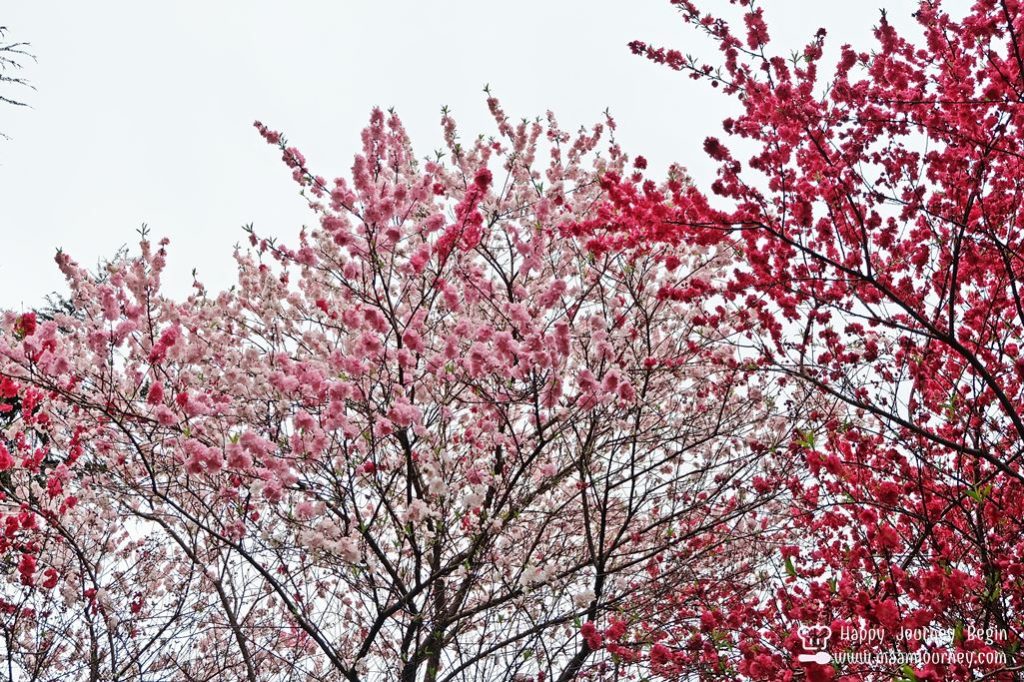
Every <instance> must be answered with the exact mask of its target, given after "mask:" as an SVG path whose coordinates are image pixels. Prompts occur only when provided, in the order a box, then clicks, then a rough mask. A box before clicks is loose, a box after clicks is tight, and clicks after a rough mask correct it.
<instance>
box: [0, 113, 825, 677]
mask: <svg viewBox="0 0 1024 682" xmlns="http://www.w3.org/2000/svg"><path fill="white" fill-rule="evenodd" d="M488 103H489V106H490V108H491V111H492V113H493V114H494V119H495V121H496V125H497V135H496V136H495V137H493V138H487V137H479V138H476V139H474V140H472V141H471V142H468V143H465V142H463V141H461V140H460V138H459V135H458V131H457V129H456V126H455V123H454V121H453V119H452V118H451V117H450V115H448V113H447V112H446V113H444V115H443V117H442V127H443V131H444V140H445V149H444V151H442V152H438V153H436V154H435V155H433V156H432V157H429V158H428V159H425V160H420V159H417V158H416V157H415V156H414V154H413V152H412V149H411V146H410V143H409V141H408V140H407V138H406V134H405V132H404V130H403V128H402V125H401V123H400V121H399V120H398V118H397V117H396V116H394V115H393V114H387V113H384V112H381V111H374V112H373V115H372V116H371V120H370V124H369V126H368V127H367V128H366V129H365V130H364V131H363V137H362V142H363V149H362V153H361V154H359V155H358V156H357V157H356V159H355V162H354V164H353V166H352V173H351V177H350V178H348V179H343V178H339V179H337V180H334V181H332V182H328V181H326V180H325V179H323V178H321V177H319V176H316V175H314V174H313V173H312V172H311V171H310V170H309V169H308V168H307V165H306V161H305V159H304V157H303V156H302V154H301V153H300V152H299V151H298V150H297V149H295V148H293V147H291V146H289V145H288V144H287V143H286V141H285V140H284V138H283V137H282V136H281V135H280V134H279V133H277V132H274V131H272V130H271V129H269V128H267V127H266V126H263V125H262V124H259V123H257V128H258V129H259V132H260V133H261V134H262V135H263V137H264V138H266V140H267V141H268V142H270V143H271V144H273V145H275V146H277V147H278V148H279V149H280V151H281V152H282V154H283V160H284V162H285V163H286V164H287V166H288V167H289V168H290V169H291V171H292V175H293V178H294V180H295V181H296V182H297V183H298V184H299V185H300V186H301V189H302V193H303V195H304V196H305V197H306V199H307V201H308V202H309V205H310V207H311V210H312V211H313V213H314V215H315V216H316V218H317V220H318V226H317V227H316V228H315V229H304V230H303V231H302V232H301V233H300V234H299V235H298V238H297V239H295V240H294V241H295V243H294V244H292V245H288V244H286V243H284V241H278V240H276V239H273V238H271V237H269V236H261V235H259V234H257V232H256V231H255V230H254V229H253V228H251V227H250V228H248V229H247V234H248V239H249V244H248V246H247V247H245V248H243V247H242V246H239V247H238V248H237V249H236V252H235V262H236V263H237V267H238V283H237V285H236V286H235V287H234V288H232V289H231V290H229V291H225V292H220V293H216V294H213V293H210V292H207V291H206V289H205V288H204V287H203V285H202V284H201V283H199V282H196V283H195V289H194V293H193V294H192V295H191V296H189V297H188V298H187V300H183V301H176V300H173V299H171V298H169V297H167V296H166V295H164V294H163V293H161V290H160V278H161V273H162V271H163V269H164V267H165V259H166V255H167V254H166V245H167V242H166V241H161V242H159V243H158V244H153V243H151V241H150V240H149V238H148V236H147V235H145V234H144V235H143V239H142V241H141V244H140V247H139V252H138V253H137V254H136V255H127V254H126V255H123V256H121V257H118V258H116V259H115V260H113V261H111V262H110V263H109V264H108V265H107V266H106V267H105V268H104V271H103V272H101V273H91V272H89V271H88V270H87V269H85V268H82V267H80V266H79V265H77V264H76V263H75V262H74V261H73V260H72V259H71V258H70V257H69V256H68V255H67V254H64V253H60V254H58V257H57V262H58V264H59V266H60V268H61V269H62V270H63V272H64V274H65V275H66V277H67V280H68V282H69V287H70V297H69V302H70V307H71V311H72V313H73V314H63V313H60V312H58V313H56V314H54V315H53V317H52V319H50V320H45V321H37V320H35V318H29V317H25V316H16V315H9V316H8V317H7V319H6V323H5V327H4V329H3V332H2V333H0V357H2V363H3V364H2V365H0V373H2V376H3V381H4V382H5V383H4V384H3V388H2V389H0V390H2V391H3V393H2V395H4V396H6V397H5V400H7V401H8V402H7V403H5V404H9V405H11V406H12V408H11V409H10V410H8V412H9V414H10V415H11V418H10V420H9V423H8V424H7V431H6V436H5V438H6V441H5V442H6V443H8V445H6V446H5V449H3V450H0V455H3V458H2V459H0V492H2V495H3V497H2V500H0V505H2V506H0V513H2V514H3V519H4V523H5V529H6V535H5V540H4V543H5V544H4V545H2V546H0V549H2V550H3V556H4V557H5V560H6V561H7V562H8V564H7V565H8V566H9V568H8V569H7V570H8V574H9V575H10V577H11V579H9V580H8V581H7V583H6V584H5V585H4V587H3V588H2V589H3V592H2V594H3V600H2V602H0V605H2V606H3V609H4V610H3V613H2V614H0V615H2V616H3V618H4V620H3V624H2V627H3V632H4V634H5V642H4V645H5V647H6V655H7V667H8V672H9V674H10V675H11V676H15V674H16V673H17V672H18V671H19V670H20V674H22V675H24V676H26V677H27V678H31V679H41V680H45V679H95V680H100V679H103V680H107V679H118V680H127V679H146V680H157V679H168V680H172V679H173V680H179V679H218V680H220V679H242V680H250V681H253V680H290V679H303V680H307V679H318V680H336V679H346V680H353V681H354V680H385V679H387V680H394V679H401V680H408V681H410V682H411V681H414V680H431V681H435V680H481V681H483V680H487V681H491V680H513V679H515V680H535V681H537V682H540V681H541V680H548V681H550V680H569V679H577V678H580V677H583V676H589V677H601V676H603V677H606V678H608V679H617V678H619V676H620V675H623V674H631V671H633V670H635V667H634V666H635V665H636V664H638V663H642V662H643V661H646V660H647V659H648V658H651V657H653V658H651V664H652V665H657V664H658V655H659V654H658V653H657V651H660V650H659V649H657V648H656V647H655V646H654V644H653V640H651V641H649V642H648V644H649V645H643V646H641V645H639V644H638V642H639V641H640V640H641V639H643V638H645V637H646V638H650V637H651V636H652V633H651V632H650V631H649V629H648V628H646V626H645V624H644V623H641V622H639V621H638V620H637V619H636V617H635V614H637V613H641V612H644V611H648V612H653V611H655V610H656V608H657V604H658V603H660V602H663V601H665V600H667V599H672V598H674V597H673V595H675V594H677V592H678V589H679V586H680V585H681V584H683V583H700V584H710V583H718V582H721V583H722V584H726V583H728V584H731V585H734V586H736V587H737V589H741V588H742V587H743V586H744V585H747V586H749V585H750V584H751V580H753V579H755V577H756V575H757V571H758V569H759V568H760V567H762V565H770V564H771V563H772V562H774V561H775V560H776V559H777V556H778V550H777V548H776V547H775V546H774V545H773V544H772V542H770V541H769V540H768V539H769V537H773V536H774V534H775V533H776V532H777V529H778V526H779V525H780V522H779V519H780V518H782V519H785V517H787V513H786V510H787V509H788V505H789V504H790V502H789V501H788V497H789V493H788V492H787V491H785V490H779V489H769V488H766V487H765V485H764V482H765V481H767V480H775V479H776V478H778V476H779V475H780V474H779V473H778V472H779V470H781V469H783V468H785V466H787V465H786V462H787V461H788V459H787V457H788V455H787V453H788V449H787V448H786V447H785V445H786V443H787V442H788V441H789V439H790V436H791V432H792V428H793V422H792V421H791V420H792V419H793V418H794V415H799V414H801V411H802V410H805V409H809V408H806V407H804V404H803V403H802V402H801V398H800V397H799V396H797V394H796V392H795V391H790V392H789V393H788V394H787V396H786V397H785V400H787V401H788V402H787V403H786V408H785V409H783V408H782V406H781V404H780V403H777V402H776V400H775V397H774V391H775V390H776V389H775V388H774V387H773V385H772V384H771V383H769V382H767V381H765V380H763V379H762V378H761V377H760V376H759V375H757V374H756V373H753V372H752V371H751V369H752V367H751V366H750V363H749V362H747V361H746V360H745V359H744V358H743V357H742V354H741V353H740V351H739V350H738V349H737V347H736V342H737V339H738V338H739V335H740V334H742V333H745V332H747V331H748V330H749V329H751V327H752V326H753V325H757V324H758V323H757V320H756V319H753V318H746V317H744V316H743V315H742V314H741V313H737V314H736V316H735V319H729V318H728V317H726V316H723V315H722V314H720V313H719V312H716V308H717V307H720V306H719V305H718V304H717V303H716V302H715V300H714V298H713V297H710V296H709V297H708V298H706V299H704V300H703V302H701V301H696V302H695V301H682V300H674V299H673V298H672V297H671V296H666V295H661V294H663V293H664V291H665V290H666V287H668V288H675V289H678V288H680V287H695V288H698V289H700V290H701V291H704V292H716V291H717V292H719V294H721V295H725V294H726V293H727V291H726V289H725V288H724V287H725V286H726V285H727V284H728V277H727V275H728V271H729V268H730V267H732V265H733V263H734V260H735V255H734V253H733V250H732V249H731V247H730V246H729V245H726V244H694V245H683V244H671V245H670V244H666V245H663V246H657V247H653V248H651V249H649V251H648V252H647V253H645V254H643V255H639V256H634V255H629V256H626V255H619V254H612V253H603V254H595V253H594V252H593V251H592V250H590V249H588V248H587V247H586V245H585V240H581V239H576V238H573V237H570V236H566V235H564V234H562V232H561V231H560V229H559V227H560V226H561V225H563V224H566V223H571V222H578V221H584V220H587V219H588V218H590V217H592V215H593V211H594V210H595V207H596V206H597V205H598V204H600V202H601V201H602V197H603V190H602V187H601V182H600V179H601V178H602V177H608V176H624V175H626V174H628V173H630V172H632V170H630V166H632V167H633V168H634V169H639V168H641V167H642V166H643V165H644V161H643V160H642V158H639V157H638V158H636V159H634V160H632V161H630V159H628V158H627V157H626V156H625V155H624V154H623V153H622V152H621V150H620V149H619V148H618V146H617V145H616V144H615V142H614V139H612V138H610V135H611V131H612V130H613V128H614V124H613V122H612V121H611V120H608V121H607V122H605V123H603V124H601V125H598V126H595V127H594V128H593V129H590V130H581V131H580V132H579V133H578V134H575V135H570V134H568V133H566V132H564V131H563V130H561V129H560V128H559V126H558V124H557V123H556V121H555V119H554V118H553V117H552V116H551V115H548V116H547V117H546V118H545V119H540V120H536V121H523V122H521V123H514V122H511V121H510V120H509V119H508V118H507V117H506V115H505V114H504V113H503V111H502V109H501V108H500V106H499V104H498V102H497V101H496V100H494V99H493V98H491V99H489V100H488ZM712 319H714V321H713V322H712ZM780 399H781V398H780ZM15 400H17V401H18V404H17V409H14V405H15V403H14V401H15Z"/></svg>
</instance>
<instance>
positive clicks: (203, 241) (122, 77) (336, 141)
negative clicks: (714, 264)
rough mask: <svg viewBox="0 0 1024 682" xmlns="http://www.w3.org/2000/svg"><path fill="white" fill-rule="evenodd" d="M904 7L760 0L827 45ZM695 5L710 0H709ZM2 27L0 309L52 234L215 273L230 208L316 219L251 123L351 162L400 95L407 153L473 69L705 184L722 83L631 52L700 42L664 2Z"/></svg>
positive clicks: (795, 31)
mask: <svg viewBox="0 0 1024 682" xmlns="http://www.w3.org/2000/svg"><path fill="white" fill-rule="evenodd" d="M883 2H884V4H885V5H886V6H887V7H888V10H889V14H890V17H891V18H892V19H893V20H894V21H895V23H897V24H898V25H901V26H907V25H909V24H910V23H911V21H912V20H911V19H910V15H911V13H912V12H913V9H914V7H915V4H916V3H914V2H913V1H912V0H878V2H877V3H863V2H851V1H850V0H819V1H817V2H810V1H806V0H804V1H801V0H766V2H763V3H762V5H764V6H765V7H766V12H767V19H768V22H769V27H770V29H771V32H772V38H773V43H774V44H775V45H776V46H777V47H778V48H779V49H780V51H782V52H784V53H786V54H788V52H789V50H790V49H799V48H800V47H801V46H802V45H803V44H805V43H806V42H807V40H808V38H809V37H810V36H812V35H813V33H814V31H815V30H816V28H817V27H818V26H824V27H826V28H827V29H828V31H829V44H830V46H831V48H832V50H830V51H829V52H827V53H826V58H828V57H829V56H831V55H833V54H834V50H835V49H836V48H837V46H838V45H839V44H841V43H844V42H850V43H853V44H855V45H862V46H865V47H869V46H870V45H869V41H870V39H871V38H870V31H871V27H872V26H873V25H874V24H875V23H876V22H877V19H878V11H877V9H876V5H881V4H882V3H883ZM704 4H705V5H706V6H708V7H711V8H715V7H720V6H722V5H725V3H724V1H723V0H704ZM0 25H5V26H7V27H8V29H9V31H10V33H9V38H11V39H14V40H25V41H30V42H31V43H32V51H33V52H34V53H35V54H36V55H37V57H38V62H37V63H34V64H33V63H30V64H28V67H27V69H26V70H25V72H24V75H25V76H26V77H28V78H30V79H31V80H32V82H33V84H34V85H35V86H36V88H37V90H36V91H35V92H29V91H24V92H22V93H21V95H22V96H23V97H24V98H25V99H26V100H28V101H29V102H30V103H31V105H32V108H31V109H17V110H15V109H12V108H11V107H3V108H0V131H3V132H5V133H6V134H7V135H9V136H10V137H11V139H10V140H8V141H0V237H2V239H0V308H12V307H13V308H15V309H19V310H20V309H25V310H27V309H31V308H32V307H34V306H36V305H38V304H39V302H40V301H41V300H42V297H43V296H44V295H45V294H46V293H48V292H51V291H55V290H56V291H63V290H64V285H63V281H62V278H61V276H60V273H59V272H58V271H57V269H56V266H55V265H54V263H53V254H54V252H55V250H56V248H57V247H62V248H64V249H65V250H66V251H67V252H68V253H70V254H71V255H72V257H73V258H75V259H76V260H78V261H79V262H81V263H83V264H90V265H92V264H95V263H96V261H97V259H99V258H101V257H105V256H110V255H112V254H113V253H114V252H115V251H116V250H117V248H118V247H119V246H121V245H123V244H134V242H135V241H137V235H136V232H135V231H136V229H137V228H138V227H139V225H140V224H142V223H144V222H145V223H148V224H149V226H150V228H151V231H152V234H153V235H154V237H161V236H167V237H169V238H170V239H171V250H170V257H169V265H168V270H167V276H166V280H165V281H167V282H168V284H169V290H170V291H172V292H173V293H175V294H179V295H181V294H184V293H185V292H187V290H188V285H189V283H190V282H191V275H190V273H191V271H192V268H194V267H195V268H198V270H199V277H200V279H201V280H202V281H203V282H204V283H205V284H206V285H207V287H208V288H210V289H211V290H216V289H220V288H223V287H226V286H228V285H230V284H231V282H232V281H233V277H234V270H233V261H232V260H231V249H232V245H233V244H235V243H236V242H238V241H240V240H241V239H242V232H241V229H240V227H241V225H243V224H245V223H248V222H252V223H254V224H255V225H256V228H257V230H258V231H259V232H260V233H261V234H274V235H280V236H282V237H284V238H286V239H290V238H291V236H292V235H294V234H296V233H297V231H298V228H299V227H300V226H301V225H302V224H303V223H312V222H313V219H312V217H311V216H310V214H309V211H308V210H307V209H306V207H305V204H304V201H303V200H302V199H301V198H300V197H299V196H298V188H297V186H296V185H294V183H293V182H292V181H291V178H290V176H289V173H288V172H287V169H286V168H285V167H284V166H283V164H282V163H281V162H280V155H279V154H277V153H275V151H274V150H273V149H271V148H270V147H268V146H267V145H266V144H265V143H264V142H263V141H262V140H261V139H260V138H259V136H258V135H257V133H256V132H255V131H254V130H253V128H252V127H251V123H252V121H253V120H254V119H260V120H262V121H264V122H265V123H267V124H268V125H270V126H271V127H273V128H276V129H279V130H282V131H284V132H285V133H286V134H287V136H288V138H289V140H290V142H291V143H293V144H295V145H296V146H297V147H299V148H300V149H301V150H302V151H303V152H304V153H305V155H306V157H307V159H309V163H310V166H311V167H312V168H313V169H314V170H315V171H316V172H318V173H320V174H322V175H324V176H327V177H333V176H337V175H342V174H346V173H347V170H348V168H349V167H350V166H351V158H352V155H353V153H354V152H355V151H356V148H357V146H358V143H359V132H360V130H361V129H362V127H363V125H364V124H365V122H366V120H367V117H368V115H369V112H370V109H371V108H372V107H374V106H382V107H390V106H394V107H395V108H396V109H397V110H398V112H399V114H400V116H401V117H402V119H403V120H404V122H405V124H406V127H407V128H408V129H409V131H410V134H411V136H412V140H413V144H414V146H415V147H416V149H417V152H418V153H419V154H420V155H425V154H427V153H429V152H430V151H431V150H433V149H436V148H438V147H440V146H441V134H440V130H439V127H438V120H439V110H440V107H441V106H442V105H449V106H450V107H451V108H452V109H453V111H454V113H455V116H456V117H457V119H458V120H459V123H460V127H461V129H462V131H463V135H466V136H471V135H475V134H476V133H478V132H484V133H491V132H493V129H492V126H491V122H490V120H489V118H488V114H487V109H486V106H485V103H484V95H483V94H482V92H481V88H482V86H483V85H484V84H485V83H489V84H490V85H491V87H492V90H493V91H494V93H495V94H496V95H497V96H498V97H499V98H500V99H501V100H502V103H503V105H504V107H505V109H506V111H507V112H508V113H509V114H510V115H512V116H514V117H516V118H519V117H524V116H527V117H533V116H535V115H538V114H542V113H543V112H544V111H546V110H548V109H550V110H552V111H553V112H555V114H556V115H557V117H558V118H559V121H560V123H561V124H562V126H563V127H564V128H566V129H575V128H576V127H578V126H579V125H581V124H590V123H593V122H595V121H597V120H599V119H600V117H601V112H602V111H603V110H604V109H605V108H610V109H611V111H612V114H613V116H614V117H615V118H616V120H617V122H618V131H617V138H618V140H619V142H620V143H621V144H622V146H623V147H624V148H625V149H626V150H627V151H628V152H629V153H631V154H643V155H645V156H646V157H647V158H648V159H649V160H650V161H651V162H652V167H653V168H654V169H662V168H664V167H665V166H666V165H667V164H668V162H669V161H673V160H675V161H679V162H680V163H682V164H683V165H684V166H686V167H687V168H689V169H690V172H691V173H692V175H693V176H694V177H695V179H696V181H697V182H698V183H700V184H704V185H706V184H707V182H708V178H709V166H708V164H707V162H706V161H705V157H704V154H703V152H702V151H701V143H702V141H703V139H704V137H705V136H707V135H710V134H717V133H718V132H719V131H720V127H721V124H720V121H721V120H722V118H724V117H725V116H726V115H728V114H729V112H730V111H731V107H730V104H729V102H728V101H727V100H726V99H725V98H724V97H722V96H721V95H717V94H716V93H714V92H713V91H711V89H710V88H708V87H707V85H706V84H703V83H697V82H694V81H692V80H690V79H688V78H686V77H685V76H683V75H681V74H677V73H673V72H671V71H669V70H668V69H666V68H664V67H659V66H657V65H654V64H651V63H649V62H647V61H646V60H644V59H641V58H639V57H635V56H633V55H631V54H630V52H629V50H628V49H627V47H626V43H627V42H628V41H630V40H633V39H643V40H646V41H649V42H653V43H657V44H663V45H666V46H669V47H676V48H678V49H680V50H682V51H684V52H692V53H695V54H709V53H710V52H709V45H708V43H707V42H706V41H705V40H704V39H703V38H702V37H701V36H700V35H698V34H697V33H696V32H694V31H693V30H692V29H691V28H690V27H688V26H686V25H685V24H683V22H682V21H680V20H679V19H678V16H677V14H676V13H675V11H674V10H673V8H672V7H671V5H670V4H669V3H668V1H667V0H617V1H616V0H546V1H544V0H517V2H497V1H495V0H388V1H386V2H385V1H382V0H334V1H332V2H328V1H327V0H322V1H319V2H314V1H311V0H310V1H305V2H289V3H283V2H271V1H269V0H259V1H251V0H250V1H245V2H243V1H242V0H234V1H229V0H224V1H212V0H177V1H175V2H166V3H156V2H139V1H138V0H90V1H89V2H74V1H72V0H63V1H61V2H56V1H47V0H5V2H4V4H3V7H2V8H0Z"/></svg>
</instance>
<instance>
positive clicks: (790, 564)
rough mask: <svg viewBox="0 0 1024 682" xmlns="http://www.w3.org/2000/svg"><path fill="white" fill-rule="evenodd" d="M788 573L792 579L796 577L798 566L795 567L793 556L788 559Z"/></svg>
mask: <svg viewBox="0 0 1024 682" xmlns="http://www.w3.org/2000/svg"><path fill="white" fill-rule="evenodd" d="M786 573H788V574H789V577H791V578H795V577H796V566H794V565H793V557H791V556H788V557H786Z"/></svg>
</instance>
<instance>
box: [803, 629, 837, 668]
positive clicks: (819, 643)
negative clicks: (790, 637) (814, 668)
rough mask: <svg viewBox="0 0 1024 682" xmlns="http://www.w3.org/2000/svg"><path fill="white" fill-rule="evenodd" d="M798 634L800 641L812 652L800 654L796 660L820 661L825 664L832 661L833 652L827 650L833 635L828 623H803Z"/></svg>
mask: <svg viewBox="0 0 1024 682" xmlns="http://www.w3.org/2000/svg"><path fill="white" fill-rule="evenodd" d="M796 634H797V636H798V637H800V642H801V643H802V644H803V645H804V649H807V650H808V652H810V653H803V654H799V655H798V656H797V657H796V660H798V661H800V662H801V663H818V664H819V665H825V664H827V663H829V662H831V661H832V654H830V653H829V652H827V651H825V647H827V646H828V640H829V638H831V637H832V629H831V628H830V627H828V626H827V625H801V626H800V627H799V628H797V631H796Z"/></svg>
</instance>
